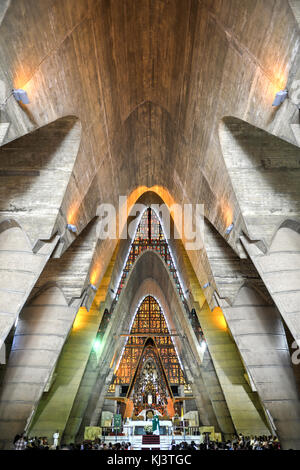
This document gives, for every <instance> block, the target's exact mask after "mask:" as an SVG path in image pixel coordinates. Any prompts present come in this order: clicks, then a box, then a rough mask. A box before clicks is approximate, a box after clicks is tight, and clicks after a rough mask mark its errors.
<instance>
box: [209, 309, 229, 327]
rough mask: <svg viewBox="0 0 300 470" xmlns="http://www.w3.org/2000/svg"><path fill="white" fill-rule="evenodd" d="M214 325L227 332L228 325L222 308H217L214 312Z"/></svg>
mask: <svg viewBox="0 0 300 470" xmlns="http://www.w3.org/2000/svg"><path fill="white" fill-rule="evenodd" d="M212 313H213V318H214V323H215V325H216V326H217V327H218V328H219V329H220V330H223V331H225V330H227V323H226V320H225V317H224V315H223V312H222V309H221V308H220V307H215V308H214V309H213V311H212Z"/></svg>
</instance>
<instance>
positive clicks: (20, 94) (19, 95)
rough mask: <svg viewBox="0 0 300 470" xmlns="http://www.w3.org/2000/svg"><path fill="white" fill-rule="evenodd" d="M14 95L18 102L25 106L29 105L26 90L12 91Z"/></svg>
mask: <svg viewBox="0 0 300 470" xmlns="http://www.w3.org/2000/svg"><path fill="white" fill-rule="evenodd" d="M12 94H13V95H14V98H15V99H16V100H17V101H21V103H23V104H29V103H30V101H29V98H28V95H27V93H26V91H25V90H23V89H22V88H18V89H17V90H15V89H14V90H12Z"/></svg>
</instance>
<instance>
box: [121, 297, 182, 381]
mask: <svg viewBox="0 0 300 470" xmlns="http://www.w3.org/2000/svg"><path fill="white" fill-rule="evenodd" d="M131 335H132V336H131ZM156 335H164V336H156ZM149 336H151V337H153V338H154V341H155V343H156V345H157V348H158V351H159V354H160V357H161V361H162V363H163V366H164V368H165V372H166V375H167V377H168V380H169V383H170V385H182V384H185V383H186V382H185V380H184V376H183V372H182V369H181V367H180V363H179V360H178V357H177V353H176V350H175V347H174V344H173V341H172V338H171V336H170V332H169V329H168V326H167V323H166V320H165V317H164V314H163V312H162V310H161V308H160V305H159V304H158V302H157V301H156V300H155V299H154V297H152V296H150V295H148V296H147V297H145V299H144V300H143V302H142V303H141V305H140V307H139V308H138V311H137V313H136V316H135V318H134V321H133V324H132V327H131V330H130V336H129V338H128V341H127V344H126V347H125V349H124V353H123V356H122V359H121V361H120V365H119V368H118V370H117V373H116V378H115V380H114V383H115V384H124V385H125V384H126V385H129V384H130V382H131V380H132V377H133V375H134V372H135V370H136V367H137V365H138V362H139V359H140V356H141V354H142V351H143V346H144V344H145V342H146V340H147V337H149Z"/></svg>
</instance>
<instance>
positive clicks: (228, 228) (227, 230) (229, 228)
mask: <svg viewBox="0 0 300 470" xmlns="http://www.w3.org/2000/svg"><path fill="white" fill-rule="evenodd" d="M233 227H234V223H232V224H230V225H228V227H226V230H225V233H230V232H231V230H232V229H233Z"/></svg>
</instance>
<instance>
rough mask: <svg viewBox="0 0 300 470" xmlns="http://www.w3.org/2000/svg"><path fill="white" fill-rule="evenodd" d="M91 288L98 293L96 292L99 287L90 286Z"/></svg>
mask: <svg viewBox="0 0 300 470" xmlns="http://www.w3.org/2000/svg"><path fill="white" fill-rule="evenodd" d="M90 288H91V289H93V290H94V291H95V292H96V290H97V287H96V286H94V284H90Z"/></svg>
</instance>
